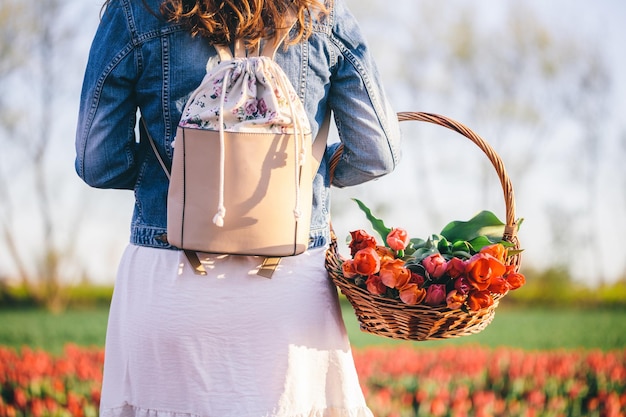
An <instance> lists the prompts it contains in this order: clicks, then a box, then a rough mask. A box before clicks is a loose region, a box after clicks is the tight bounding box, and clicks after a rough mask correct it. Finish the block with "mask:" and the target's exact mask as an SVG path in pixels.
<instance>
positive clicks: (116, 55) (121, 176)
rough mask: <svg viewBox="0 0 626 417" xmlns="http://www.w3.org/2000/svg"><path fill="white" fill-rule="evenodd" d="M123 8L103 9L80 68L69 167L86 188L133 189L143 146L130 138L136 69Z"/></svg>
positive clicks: (113, 6)
mask: <svg viewBox="0 0 626 417" xmlns="http://www.w3.org/2000/svg"><path fill="white" fill-rule="evenodd" d="M127 28H128V25H127V19H126V17H125V14H124V10H123V8H122V7H121V6H120V5H119V3H117V2H111V3H110V5H109V6H108V7H107V9H106V11H105V13H104V15H103V16H102V20H101V22H100V25H99V27H98V30H97V32H96V35H95V37H94V40H93V43H92V46H91V50H90V53H89V60H88V63H87V68H86V70H85V76H84V80H83V87H82V92H81V98H80V109H79V115H78V126H77V131H76V143H75V146H76V160H75V168H76V172H77V173H78V175H79V176H80V177H81V178H82V179H83V181H85V182H86V183H87V184H89V185H90V186H92V187H97V188H118V189H132V188H134V185H135V182H136V178H137V173H138V170H139V162H140V161H141V159H142V155H141V153H142V152H145V151H143V150H142V148H144V147H143V146H140V145H139V144H138V143H137V142H136V141H135V122H136V112H137V103H136V99H135V90H134V86H135V82H136V79H137V76H138V72H139V68H138V65H139V64H138V62H140V60H139V59H138V57H137V52H136V49H135V47H134V45H133V42H132V39H131V35H130V32H129V30H128V29H127Z"/></svg>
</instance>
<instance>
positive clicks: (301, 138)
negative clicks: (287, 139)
mask: <svg viewBox="0 0 626 417" xmlns="http://www.w3.org/2000/svg"><path fill="white" fill-rule="evenodd" d="M278 79H279V80H280V84H281V87H282V88H283V92H284V93H287V102H288V103H289V111H290V112H291V120H292V122H293V127H294V134H295V137H296V139H295V141H294V147H295V155H296V163H295V169H294V171H295V181H296V206H295V207H294V209H293V216H294V218H295V219H296V220H300V217H302V210H301V209H300V167H301V166H304V163H305V162H306V151H305V149H306V147H305V145H306V144H305V135H304V131H303V130H302V127H301V126H300V119H299V118H297V117H296V111H295V109H294V106H293V102H292V101H291V97H289V95H288V94H289V93H288V92H289V89H288V88H286V87H285V80H284V79H283V78H282V77H278ZM298 145H300V146H298Z"/></svg>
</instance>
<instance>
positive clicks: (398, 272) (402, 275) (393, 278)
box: [380, 259, 411, 288]
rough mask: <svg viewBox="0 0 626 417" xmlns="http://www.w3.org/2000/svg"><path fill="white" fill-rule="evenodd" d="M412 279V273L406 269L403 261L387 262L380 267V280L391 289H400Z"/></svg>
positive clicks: (392, 260)
mask: <svg viewBox="0 0 626 417" xmlns="http://www.w3.org/2000/svg"><path fill="white" fill-rule="evenodd" d="M410 278H411V271H409V270H408V269H406V268H405V267H404V261H403V260H402V259H391V260H386V261H385V262H383V263H382V265H381V266H380V279H381V281H382V282H383V284H385V285H386V286H388V287H389V288H400V287H402V286H404V285H406V284H407V283H408V282H409V279H410Z"/></svg>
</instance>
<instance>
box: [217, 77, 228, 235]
mask: <svg viewBox="0 0 626 417" xmlns="http://www.w3.org/2000/svg"><path fill="white" fill-rule="evenodd" d="M231 72H232V68H229V69H228V70H227V71H226V73H225V74H224V80H223V81H222V95H221V96H220V114H219V122H220V179H219V200H218V203H217V213H215V216H213V223H214V224H215V225H216V226H217V227H224V217H226V207H225V206H224V162H225V153H226V150H225V144H224V97H225V96H226V87H227V86H228V83H229V82H230V79H229V77H230V74H231Z"/></svg>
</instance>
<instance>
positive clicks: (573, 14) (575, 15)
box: [0, 0, 626, 284]
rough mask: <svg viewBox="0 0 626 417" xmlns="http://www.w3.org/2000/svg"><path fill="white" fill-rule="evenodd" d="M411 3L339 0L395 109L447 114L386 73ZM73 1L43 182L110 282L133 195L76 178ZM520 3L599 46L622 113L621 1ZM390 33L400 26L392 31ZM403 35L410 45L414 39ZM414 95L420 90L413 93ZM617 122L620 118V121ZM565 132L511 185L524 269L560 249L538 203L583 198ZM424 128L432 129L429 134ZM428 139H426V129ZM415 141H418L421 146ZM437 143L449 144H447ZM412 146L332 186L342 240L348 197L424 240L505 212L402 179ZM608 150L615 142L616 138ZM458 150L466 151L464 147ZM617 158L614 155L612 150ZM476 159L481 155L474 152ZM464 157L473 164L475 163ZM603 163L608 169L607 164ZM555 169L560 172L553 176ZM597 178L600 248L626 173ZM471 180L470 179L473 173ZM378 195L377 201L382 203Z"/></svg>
mask: <svg viewBox="0 0 626 417" xmlns="http://www.w3.org/2000/svg"><path fill="white" fill-rule="evenodd" d="M415 1H416V0H394V1H393V2H382V0H347V3H348V5H349V6H350V7H351V8H352V9H353V11H354V14H355V15H356V16H357V18H359V19H360V20H361V23H362V27H363V30H364V32H365V34H366V36H367V37H368V39H371V40H372V42H371V45H372V53H373V54H374V56H375V58H376V59H377V60H378V61H379V68H380V71H381V76H382V77H383V80H384V81H385V83H386V84H388V85H389V86H390V88H389V91H390V101H391V102H392V104H393V105H394V106H395V107H396V108H397V109H398V111H400V110H408V111H436V112H440V113H445V112H446V111H448V109H447V108H445V107H443V108H442V107H438V106H439V105H440V104H437V106H434V105H433V108H430V107H429V105H428V104H429V103H428V101H422V102H421V104H422V105H423V106H424V107H422V108H412V107H411V105H412V102H411V100H410V99H407V97H406V95H405V94H404V93H405V92H403V91H402V90H403V89H402V87H401V86H400V88H397V86H396V85H394V79H393V78H392V74H393V70H394V68H392V65H395V64H392V63H394V62H396V61H394V60H393V59H389V58H390V56H392V55H393V54H394V51H395V48H394V45H393V44H392V45H387V44H384V43H382V42H380V38H382V36H381V33H385V34H389V33H390V34H391V39H395V38H397V39H398V41H397V42H398V43H401V42H407V40H406V39H403V38H402V33H404V32H403V30H402V28H406V27H410V26H411V25H412V24H413V17H412V16H411V15H410V13H406V10H412V8H411V3H412V2H415ZM71 2H72V4H73V6H72V7H68V8H67V9H66V10H67V15H66V18H67V19H68V20H69V21H73V22H80V24H79V25H75V26H74V29H75V30H76V31H77V33H76V35H75V39H76V42H75V43H74V44H73V49H72V50H71V51H63V54H64V59H66V60H67V73H66V75H67V80H66V81H67V82H68V84H69V85H68V89H67V91H66V94H65V95H64V97H63V98H62V101H61V105H62V109H63V111H62V112H59V113H60V114H59V116H58V117H57V119H56V120H55V123H54V126H53V127H52V129H53V136H54V138H55V139H54V147H53V148H52V151H51V169H50V171H51V172H50V179H51V180H52V181H54V183H55V186H54V189H53V194H54V196H55V199H54V202H53V208H54V209H55V210H57V211H58V212H59V216H56V217H55V218H56V219H57V222H58V224H57V226H58V228H59V230H60V231H61V233H60V235H61V237H60V239H61V240H63V236H64V233H65V234H67V236H68V239H70V238H71V236H73V235H72V233H73V232H71V231H72V230H73V229H72V227H73V226H76V227H78V230H77V233H78V234H77V238H76V242H75V243H76V250H77V253H78V256H79V260H80V262H79V263H80V265H81V267H85V268H86V271H85V273H86V274H87V275H88V276H89V277H90V278H91V279H92V280H95V281H96V282H112V280H113V277H114V275H115V271H116V268H117V263H118V261H119V258H120V256H121V253H122V251H123V250H124V247H125V246H126V244H127V241H128V235H129V224H130V219H131V214H132V206H133V199H132V193H130V192H121V191H112V190H94V189H89V188H88V187H87V186H86V185H84V184H82V183H81V182H80V180H79V179H78V178H77V177H76V175H75V174H74V170H73V158H74V148H73V140H74V129H75V125H76V114H77V105H78V94H79V92H80V85H81V82H82V80H81V77H82V71H83V69H84V66H85V64H86V59H87V53H88V49H89V46H90V43H91V38H92V37H93V34H94V32H95V30H96V27H97V24H98V14H99V11H100V4H101V2H100V1H94V0H71ZM430 3H431V4H433V5H435V7H442V6H441V4H442V3H441V2H437V1H435V2H433V1H430ZM513 3H515V2H514V1H504V0H502V1H494V0H473V2H472V5H473V6H474V7H475V9H476V15H477V16H478V18H479V19H480V22H481V24H484V25H485V27H488V26H489V25H499V24H501V23H502V19H503V13H504V10H505V9H506V6H508V5H511V4H513ZM463 4H464V2H462V1H460V0H447V1H446V3H445V7H447V8H448V9H449V8H453V7H455V6H458V5H463ZM523 4H524V5H527V6H529V7H531V8H532V9H533V10H535V11H536V12H537V14H538V16H540V17H541V18H542V19H544V22H547V23H548V24H549V25H550V27H553V28H555V30H559V31H563V33H566V34H571V36H580V37H581V38H582V39H588V40H589V41H591V42H594V43H595V44H597V46H598V48H602V50H603V52H604V54H605V55H606V56H607V57H609V60H610V62H611V67H612V70H613V75H614V81H615V84H614V87H613V88H614V94H613V102H612V103H611V107H612V108H611V110H612V111H613V112H614V113H615V114H618V115H619V114H623V113H624V112H625V111H626V76H624V75H623V74H626V62H625V55H624V53H623V50H624V48H623V43H624V40H626V30H625V29H624V22H626V3H625V2H623V1H621V0H599V1H597V2H594V3H593V5H591V3H590V2H584V1H580V0H551V1H544V0H525V1H524V2H523ZM381 5H384V7H385V8H387V7H393V9H389V10H386V11H385V13H384V14H383V15H382V16H383V17H384V19H382V21H379V20H380V19H378V20H377V19H376V18H373V17H372V16H371V14H368V9H369V8H372V7H380V6H381ZM389 5H392V6H389ZM448 9H446V10H443V9H442V10H441V13H442V18H443V14H444V12H446V11H449V10H448ZM376 17H378V15H376ZM381 31H388V32H381ZM394 31H398V32H397V34H396V32H394ZM408 41H409V42H411V41H412V40H408ZM433 47H434V46H433ZM416 93H417V94H418V93H419V92H416ZM450 112H451V113H452V114H454V111H453V109H450ZM615 120H616V123H615V124H614V125H611V126H609V127H608V129H609V132H612V133H611V134H612V135H614V136H615V137H616V138H617V139H615V140H616V141H618V140H619V135H620V132H624V131H626V127H625V126H624V124H623V122H621V120H620V118H619V117H616V118H615ZM462 121H463V122H464V123H466V124H468V125H469V126H470V127H473V126H474V124H472V120H462ZM410 123H413V122H410ZM620 123H622V124H621V125H620ZM477 127H480V126H477ZM403 129H404V126H403ZM441 129H442V128H441ZM433 132H434V131H433ZM478 133H482V132H478ZM570 133H571V132H568V131H567V129H564V131H563V132H561V134H562V135H563V136H564V138H563V139H562V141H561V142H555V143H556V145H555V146H556V147H557V148H555V149H547V150H545V151H546V152H547V153H548V155H549V157H546V160H545V161H544V162H545V163H544V165H543V170H537V171H536V172H533V173H532V178H531V180H528V181H525V184H524V187H520V189H519V190H518V189H517V188H516V197H517V213H518V216H519V217H524V219H525V220H524V224H523V225H522V229H521V230H520V239H521V240H522V246H523V247H524V249H525V254H524V258H523V259H524V261H523V262H524V264H523V265H522V267H524V265H530V266H537V267H546V266H549V265H550V264H551V262H552V261H553V259H554V258H555V251H557V252H558V250H559V249H558V248H554V247H552V246H551V244H552V241H550V240H549V239H548V238H547V237H546V230H548V229H550V228H551V227H552V226H551V225H550V224H548V220H547V217H546V216H545V213H544V211H545V207H546V205H545V204H543V203H544V202H546V201H548V202H552V201H555V202H557V203H562V204H565V205H569V206H570V208H571V209H572V210H574V211H575V210H576V206H577V205H583V204H584V201H583V199H584V196H577V195H576V185H573V186H572V185H571V184H566V181H567V176H568V175H569V173H561V174H555V173H551V171H550V169H551V167H550V160H549V158H576V157H577V156H576V152H575V149H571V144H570V143H569V142H568V135H569V134H570ZM432 134H433V135H435V133H432ZM428 135H431V133H430V131H429V133H428ZM436 135H438V133H436ZM420 143H422V144H423V143H424V142H420ZM445 143H446V144H447V143H451V144H452V143H454V142H445ZM616 143H617V142H616ZM506 145H507V144H501V146H502V148H503V149H502V153H501V156H502V158H503V160H504V162H505V163H507V162H508V163H511V164H514V163H515V162H516V161H515V158H516V155H515V152H514V150H513V151H511V150H510V149H508V148H510V147H508V148H507V146H506ZM420 146H429V147H430V144H428V145H414V144H408V145H407V148H406V150H405V159H404V161H403V164H402V165H401V166H400V167H399V168H398V170H397V172H394V173H393V174H392V175H390V176H389V177H388V178H385V179H382V180H380V181H376V182H375V183H371V184H367V185H365V186H360V187H355V188H351V189H344V190H337V191H335V192H334V194H333V199H334V203H333V204H334V206H333V207H334V208H333V213H332V222H333V227H334V229H335V230H336V231H337V234H338V236H339V237H340V242H341V241H342V239H343V236H345V235H347V233H348V231H349V230H354V229H356V228H360V227H367V223H366V222H365V220H364V218H362V216H361V214H360V212H359V211H358V209H357V208H356V206H355V205H354V204H353V203H352V202H351V201H350V199H351V198H353V197H358V198H360V199H362V200H364V201H365V202H366V203H368V204H369V205H371V206H374V207H381V208H383V209H384V210H383V211H382V212H381V213H380V214H381V216H384V217H385V220H386V223H387V224H388V225H394V226H396V227H406V228H407V229H409V232H410V233H413V234H414V235H415V236H416V237H425V235H427V234H430V233H437V232H438V231H439V230H440V229H441V228H442V227H443V226H444V225H445V223H447V222H448V221H452V220H466V219H468V218H469V217H471V215H473V214H474V213H475V212H476V211H479V210H481V209H490V210H492V211H494V212H495V213H496V214H498V215H499V217H500V218H503V213H502V209H503V207H502V206H503V204H502V202H498V201H497V200H498V198H499V194H498V193H499V190H498V189H497V185H496V186H495V187H494V186H493V185H490V187H489V188H491V187H493V190H491V189H490V190H489V191H491V195H490V196H488V197H487V199H486V202H488V203H489V206H488V207H483V206H482V205H481V204H482V203H481V202H479V203H478V204H475V203H473V204H467V207H459V205H455V206H454V205H451V204H448V203H447V200H446V198H448V197H449V196H448V197H446V194H450V192H449V191H447V190H446V189H445V187H447V185H446V183H445V182H443V183H441V182H437V178H434V177H433V176H426V177H425V178H424V179H423V180H422V181H421V182H419V183H415V184H413V183H411V182H407V181H406V178H408V177H410V176H411V175H413V172H414V170H415V169H416V168H415V167H414V166H412V165H413V164H412V162H411V161H422V162H423V160H422V159H420V158H423V155H425V154H426V153H425V152H424V149H421V148H420ZM444 146H447V145H444ZM451 146H452V145H451ZM454 146H456V145H454ZM459 146H462V145H459ZM615 146H619V144H616V145H615ZM461 149H467V148H461ZM500 149H501V148H498V150H500ZM462 152H465V151H464V150H463V151H462ZM468 152H470V151H468ZM616 155H618V156H620V154H618V153H616ZM623 155H624V152H623V151H622V153H621V156H622V157H623ZM4 157H5V158H6V157H7V156H6V155H5V156H4ZM603 157H604V158H607V159H606V161H609V160H610V158H615V155H604V156H603ZM0 158H1V156H0ZM477 158H478V159H480V155H479V156H478V157H477ZM0 160H1V159H0ZM471 161H474V159H472V160H471ZM9 162H10V161H9ZM470 163H473V162H470ZM611 164H612V165H611V166H618V167H619V166H620V163H619V161H617V162H616V161H612V162H611ZM607 165H609V164H608V162H607ZM424 166H425V165H424ZM458 175H459V176H461V177H463V178H461V179H463V180H465V179H466V178H464V176H467V174H465V173H463V172H461V173H459V174H458ZM559 175H563V176H562V177H559ZM599 175H602V176H603V177H602V178H605V177H604V176H606V181H605V180H604V179H602V178H601V179H600V180H601V181H605V182H606V183H607V184H609V185H607V186H606V187H604V189H603V191H602V195H601V196H599V198H598V203H597V206H598V207H597V211H596V216H597V217H598V219H595V220H594V221H596V222H597V225H596V226H597V227H596V228H597V229H598V230H601V231H603V232H601V235H602V237H601V239H599V240H598V241H599V242H601V243H602V244H603V245H606V247H607V248H609V247H610V248H619V245H620V240H621V235H623V234H624V233H626V223H625V222H626V220H624V219H623V217H624V216H623V213H622V212H615V210H614V208H615V207H621V208H624V207H625V205H624V201H622V200H619V199H620V198H622V199H623V198H624V197H623V195H624V194H623V192H622V191H621V190H619V192H616V191H617V190H614V189H613V190H612V189H611V188H615V187H618V186H619V185H620V184H621V185H624V184H625V183H624V181H623V178H624V177H625V176H626V171H624V170H623V169H622V171H619V170H617V171H615V172H612V173H602V174H599ZM611 175H613V176H617V177H619V178H618V179H617V181H614V180H615V178H611V177H610V176H611ZM548 177H550V178H548ZM15 178H16V179H15V185H16V188H17V189H23V188H24V187H28V185H27V184H28V173H27V172H18V173H17V175H16V176H15ZM469 179H470V180H471V178H469ZM550 179H551V180H550ZM512 181H513V182H514V184H515V178H512ZM620 181H621V182H620ZM529 184H530V185H529ZM428 193H432V195H434V196H436V199H435V200H436V201H432V203H430V202H429V201H430V200H428V201H426V199H424V198H423V196H424V195H429V196H430V195H431V194H428ZM620 195H621V197H620ZM20 199H21V200H20ZM381 199H382V200H383V201H382V202H381ZM17 201H18V202H19V201H23V202H25V203H27V201H28V197H27V194H23V193H19V192H17ZM494 201H495V202H494ZM415 204H420V205H424V204H426V205H429V207H426V208H423V209H422V210H415ZM453 206H454V207H453ZM461 206H462V205H461ZM24 207H26V206H24ZM429 211H430V214H431V215H432V214H433V213H434V214H435V215H434V218H435V219H436V221H432V218H433V216H430V217H429V216H428V214H429V213H428V212H429ZM20 214H21V216H20V217H19V218H18V219H17V220H16V227H17V228H18V230H23V231H24V235H29V233H30V232H29V229H30V227H29V222H30V219H31V218H32V216H33V215H36V213H33V212H32V211H29V209H28V208H25V209H24V210H22V212H21V213H20ZM571 227H576V225H575V224H573V225H572V226H571ZM68 231H70V232H68ZM29 236H30V235H29ZM32 239H33V237H32V236H31V237H30V238H29V239H25V240H23V241H22V243H21V244H22V250H24V251H28V250H30V249H29V248H30V247H31V246H32ZM572 245H573V246H574V247H575V244H572V243H571V242H570V247H571V246H572ZM571 259H572V262H574V263H575V264H574V269H575V270H576V271H578V276H579V278H580V279H582V280H586V281H587V282H589V283H591V284H595V283H597V282H598V280H599V279H603V280H606V281H612V280H615V279H617V278H619V277H620V276H624V274H625V273H626V255H622V254H621V253H620V251H619V250H612V251H607V253H603V254H602V255H601V257H600V259H595V258H593V257H591V256H590V255H588V254H580V256H578V255H577V254H575V255H573V256H571ZM594 263H601V271H602V272H601V273H596V271H598V267H597V265H594ZM10 265H11V264H10V260H9V259H8V258H7V257H6V254H2V253H0V276H2V275H3V274H9V273H10V271H11V267H10ZM70 270H71V267H70Z"/></svg>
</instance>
